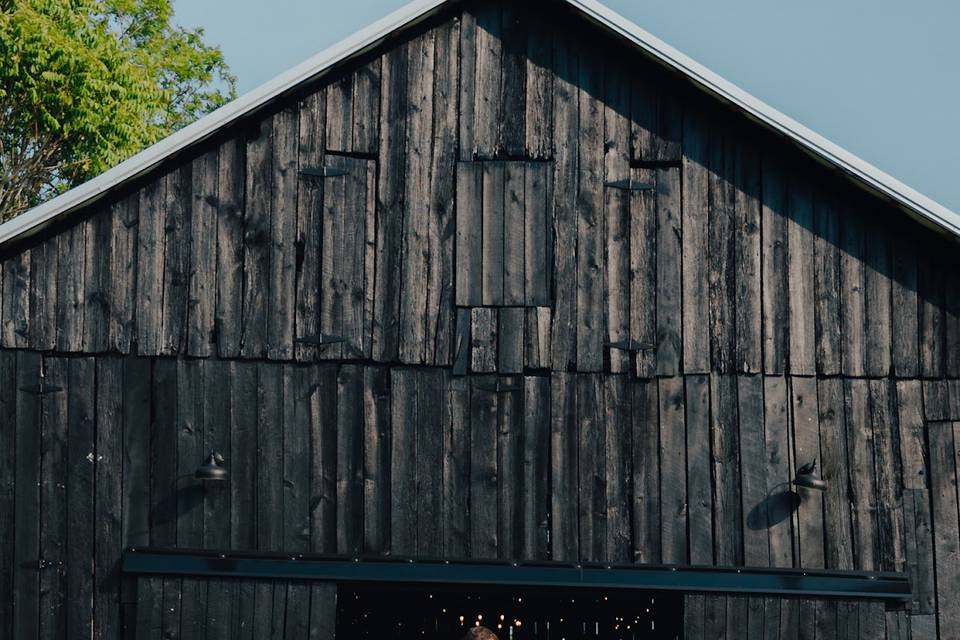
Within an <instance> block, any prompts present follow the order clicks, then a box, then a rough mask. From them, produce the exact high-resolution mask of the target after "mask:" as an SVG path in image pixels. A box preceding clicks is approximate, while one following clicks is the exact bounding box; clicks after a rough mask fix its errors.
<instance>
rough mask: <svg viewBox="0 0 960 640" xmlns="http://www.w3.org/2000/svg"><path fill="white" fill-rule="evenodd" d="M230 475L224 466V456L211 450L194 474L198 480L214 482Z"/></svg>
mask: <svg viewBox="0 0 960 640" xmlns="http://www.w3.org/2000/svg"><path fill="white" fill-rule="evenodd" d="M228 475H229V474H228V473H227V470H226V469H224V468H223V456H222V455H220V454H219V453H217V452H216V451H211V452H210V455H209V456H207V459H206V460H204V462H203V464H201V465H200V466H199V467H197V470H196V471H195V472H194V474H193V476H194V477H195V478H196V479H197V480H204V481H214V482H218V481H220V480H226V479H227V476H228Z"/></svg>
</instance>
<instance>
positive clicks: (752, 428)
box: [737, 375, 770, 567]
mask: <svg viewBox="0 0 960 640" xmlns="http://www.w3.org/2000/svg"><path fill="white" fill-rule="evenodd" d="M737 411H738V413H739V420H740V438H739V444H740V486H741V496H742V502H741V510H742V514H743V521H742V526H743V562H744V565H746V566H748V567H765V566H768V565H769V564H770V541H769V539H768V537H767V513H766V506H767V502H766V500H767V498H768V492H767V479H766V473H767V466H766V460H767V451H766V446H765V435H764V428H763V378H762V377H760V376H755V375H748V376H738V378H737Z"/></svg>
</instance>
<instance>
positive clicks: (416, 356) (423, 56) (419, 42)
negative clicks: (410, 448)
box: [400, 31, 436, 364]
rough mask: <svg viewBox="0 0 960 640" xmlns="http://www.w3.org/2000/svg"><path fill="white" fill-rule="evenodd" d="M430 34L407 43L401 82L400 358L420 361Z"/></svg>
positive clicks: (423, 351)
mask: <svg viewBox="0 0 960 640" xmlns="http://www.w3.org/2000/svg"><path fill="white" fill-rule="evenodd" d="M435 46H436V33H435V32H433V31H429V32H427V33H425V34H423V35H421V36H420V37H418V38H417V39H415V40H413V41H411V42H410V45H409V58H408V71H409V75H408V76H407V87H406V90H407V92H408V101H409V102H408V104H409V109H408V111H407V116H406V117H407V153H406V165H405V166H406V169H405V172H406V179H407V180H406V190H405V194H404V219H403V236H402V237H403V260H402V263H401V267H402V275H401V286H402V294H401V296H400V361H401V362H404V363H407V364H420V363H423V362H424V361H425V356H426V345H425V344H424V336H425V335H426V311H425V310H426V304H427V303H426V299H427V292H426V291H425V287H424V283H427V282H429V280H428V277H429V274H428V268H429V264H428V256H429V251H430V245H429V237H428V235H429V225H430V217H431V215H432V214H433V211H432V208H431V205H432V203H431V199H430V197H429V194H430V193H431V191H430V187H431V183H430V180H431V175H430V169H431V159H432V158H433V145H434V137H433V119H434V115H433V113H434V108H435V101H434V91H433V73H434V63H435V60H434V52H435Z"/></svg>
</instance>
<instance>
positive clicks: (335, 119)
mask: <svg viewBox="0 0 960 640" xmlns="http://www.w3.org/2000/svg"><path fill="white" fill-rule="evenodd" d="M353 79H354V74H353V73H344V74H343V75H342V76H341V77H340V78H337V79H336V80H335V81H334V82H332V83H330V84H329V85H328V86H327V88H326V92H325V93H326V108H327V113H326V118H325V119H324V121H325V123H326V135H325V136H324V139H325V140H326V148H327V150H328V151H339V152H347V151H352V147H353V114H354V107H353V90H354V83H353Z"/></svg>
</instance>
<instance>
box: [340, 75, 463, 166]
mask: <svg viewBox="0 0 960 640" xmlns="http://www.w3.org/2000/svg"><path fill="white" fill-rule="evenodd" d="M380 64H381V61H380V59H379V58H377V59H375V60H371V61H370V62H369V63H367V64H365V65H364V66H362V67H360V68H359V69H357V70H356V72H354V74H353V131H352V132H351V134H352V136H353V141H352V142H353V145H352V149H353V151H354V153H368V154H375V153H377V146H378V145H377V141H378V140H379V132H380V110H379V107H380ZM450 102H451V103H455V102H456V100H455V99H454V98H451V100H450Z"/></svg>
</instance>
